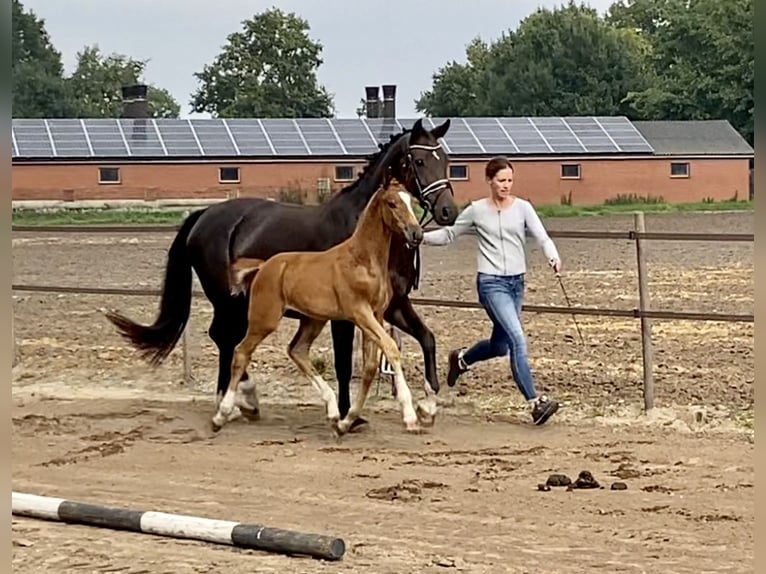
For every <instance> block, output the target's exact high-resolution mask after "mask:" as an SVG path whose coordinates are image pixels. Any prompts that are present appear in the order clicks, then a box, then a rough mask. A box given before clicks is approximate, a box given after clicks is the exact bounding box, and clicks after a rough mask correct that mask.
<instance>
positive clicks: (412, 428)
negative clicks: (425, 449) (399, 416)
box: [404, 421, 425, 434]
mask: <svg viewBox="0 0 766 574" xmlns="http://www.w3.org/2000/svg"><path fill="white" fill-rule="evenodd" d="M404 428H405V430H406V431H407V432H408V433H409V434H423V433H424V432H425V431H424V429H423V427H421V426H420V423H418V422H417V421H415V422H411V423H405V425H404Z"/></svg>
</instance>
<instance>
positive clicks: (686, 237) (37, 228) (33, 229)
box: [11, 224, 755, 242]
mask: <svg viewBox="0 0 766 574" xmlns="http://www.w3.org/2000/svg"><path fill="white" fill-rule="evenodd" d="M178 229H179V226H178V225H175V224H154V225H140V224H136V225H131V224H125V225H13V226H11V231H12V232H16V233H170V232H174V231H178ZM430 229H437V228H435V227H429V226H426V230H430ZM472 233H473V232H469V234H472ZM548 235H550V236H551V237H561V238H565V239H624V240H626V241H635V240H636V239H648V240H662V241H716V242H717V241H745V242H747V241H754V240H755V234H753V233H673V232H659V231H648V232H647V231H645V232H638V231H635V230H626V231H574V230H555V229H551V230H549V231H548Z"/></svg>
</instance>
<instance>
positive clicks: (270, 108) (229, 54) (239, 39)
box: [191, 8, 334, 118]
mask: <svg viewBox="0 0 766 574" xmlns="http://www.w3.org/2000/svg"><path fill="white" fill-rule="evenodd" d="M242 27H243V29H242V31H239V32H235V33H232V34H230V35H229V36H228V38H227V44H226V45H225V46H224V48H223V51H222V52H221V53H220V54H219V55H218V56H217V57H216V58H215V60H214V61H213V63H212V64H209V65H205V66H204V68H203V70H202V71H201V72H197V73H195V74H194V75H195V77H196V78H197V79H198V80H199V83H200V87H199V88H198V89H197V91H196V92H195V93H194V94H193V95H192V101H191V105H192V108H193V110H194V111H196V112H208V113H210V114H211V115H213V116H216V117H229V118H231V117H289V118H299V117H308V118H312V117H331V116H332V115H333V113H334V104H333V99H332V97H331V96H330V94H329V93H328V92H327V90H326V89H325V88H324V87H323V86H320V85H319V84H318V81H317V77H316V71H317V69H318V68H319V66H320V65H321V64H322V63H323V60H322V58H321V53H322V45H321V44H320V43H319V42H315V41H312V40H311V39H310V38H309V36H308V30H309V25H308V22H307V21H306V20H304V19H302V18H299V17H298V16H296V15H295V14H294V13H292V12H290V13H285V12H283V11H281V10H279V9H277V8H273V9H271V10H267V11H265V12H262V13H260V14H257V15H256V16H254V17H253V18H252V19H250V20H245V21H243V22H242Z"/></svg>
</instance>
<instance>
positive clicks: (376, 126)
mask: <svg viewBox="0 0 766 574" xmlns="http://www.w3.org/2000/svg"><path fill="white" fill-rule="evenodd" d="M408 121H409V124H408V123H407V122H408ZM414 121H415V120H411V121H410V120H399V121H397V120H395V119H393V118H367V119H362V122H364V123H366V124H367V127H368V128H369V129H370V132H371V133H372V135H373V136H375V139H376V140H377V141H378V143H388V140H389V138H390V137H391V136H392V135H393V134H399V133H401V132H402V126H401V125H400V123H399V122H402V123H403V124H404V125H406V126H408V127H412V123H413V122H414Z"/></svg>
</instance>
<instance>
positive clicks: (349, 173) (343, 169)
mask: <svg viewBox="0 0 766 574" xmlns="http://www.w3.org/2000/svg"><path fill="white" fill-rule="evenodd" d="M353 179H354V166H353V165H336V166H335V181H352V180H353Z"/></svg>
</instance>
